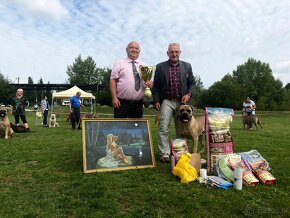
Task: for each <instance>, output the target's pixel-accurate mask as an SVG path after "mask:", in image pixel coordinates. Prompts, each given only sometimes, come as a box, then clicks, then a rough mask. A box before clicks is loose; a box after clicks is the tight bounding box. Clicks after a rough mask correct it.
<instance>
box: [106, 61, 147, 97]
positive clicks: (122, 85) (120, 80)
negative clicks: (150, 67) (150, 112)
mask: <svg viewBox="0 0 290 218" xmlns="http://www.w3.org/2000/svg"><path fill="white" fill-rule="evenodd" d="M135 65H136V67H137V70H138V71H139V70H140V67H141V66H147V65H146V64H145V63H144V62H143V61H141V60H140V59H137V60H135ZM110 79H117V87H116V90H117V97H118V98H122V99H125V100H128V101H139V100H141V99H143V97H144V90H145V87H146V86H145V84H144V81H143V80H142V79H141V81H140V82H141V88H140V89H139V90H138V91H136V90H135V80H134V76H133V69H132V60H131V59H129V58H126V59H120V60H118V61H117V62H116V63H115V64H114V66H113V68H112V72H111V76H110Z"/></svg>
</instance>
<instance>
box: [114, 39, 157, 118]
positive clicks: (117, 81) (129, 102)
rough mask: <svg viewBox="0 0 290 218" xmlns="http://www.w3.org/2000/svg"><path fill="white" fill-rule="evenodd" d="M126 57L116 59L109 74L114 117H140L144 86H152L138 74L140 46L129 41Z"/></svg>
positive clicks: (143, 64)
mask: <svg viewBox="0 0 290 218" xmlns="http://www.w3.org/2000/svg"><path fill="white" fill-rule="evenodd" d="M126 52H127V58H125V59H120V60H118V61H117V62H116V63H115V64H114V66H113V68H112V72H111V76H110V92H111V96H112V104H113V107H114V117H115V118H141V117H142V116H143V97H144V90H145V88H146V86H149V87H150V88H152V86H153V82H152V81H146V82H145V81H143V80H142V78H140V76H139V71H140V68H141V66H145V65H146V64H145V63H144V62H143V61H141V60H140V59H139V54H140V46H139V44H138V43H137V42H130V43H129V44H128V46H127V48H126Z"/></svg>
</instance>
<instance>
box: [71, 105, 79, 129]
mask: <svg viewBox="0 0 290 218" xmlns="http://www.w3.org/2000/svg"><path fill="white" fill-rule="evenodd" d="M80 117H81V111H80V108H79V107H78V108H73V111H72V121H71V125H72V128H73V129H76V126H78V124H79V122H80Z"/></svg>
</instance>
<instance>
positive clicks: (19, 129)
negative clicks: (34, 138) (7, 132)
mask: <svg viewBox="0 0 290 218" xmlns="http://www.w3.org/2000/svg"><path fill="white" fill-rule="evenodd" d="M10 126H11V128H12V129H13V131H14V132H19V133H26V132H30V129H29V128H26V127H25V126H23V125H14V124H12V123H10Z"/></svg>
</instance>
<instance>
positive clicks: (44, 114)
mask: <svg viewBox="0 0 290 218" xmlns="http://www.w3.org/2000/svg"><path fill="white" fill-rule="evenodd" d="M42 115H43V125H44V126H47V115H48V110H44V112H43V114H42Z"/></svg>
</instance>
